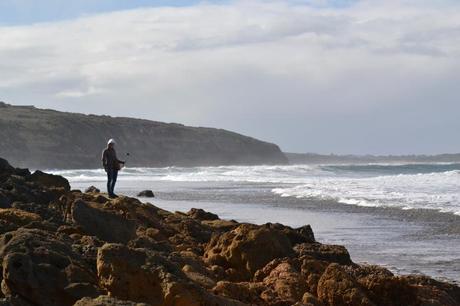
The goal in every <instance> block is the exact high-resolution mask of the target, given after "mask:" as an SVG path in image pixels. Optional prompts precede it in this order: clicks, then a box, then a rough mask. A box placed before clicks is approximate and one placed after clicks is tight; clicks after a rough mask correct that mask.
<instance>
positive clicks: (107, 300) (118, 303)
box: [74, 295, 148, 306]
mask: <svg viewBox="0 0 460 306" xmlns="http://www.w3.org/2000/svg"><path fill="white" fill-rule="evenodd" d="M74 306H148V305H147V304H144V303H135V302H131V301H123V300H119V299H116V298H114V297H110V296H106V295H101V296H99V297H97V298H95V299H92V298H83V299H81V300H79V301H77V302H76V303H75V304H74Z"/></svg>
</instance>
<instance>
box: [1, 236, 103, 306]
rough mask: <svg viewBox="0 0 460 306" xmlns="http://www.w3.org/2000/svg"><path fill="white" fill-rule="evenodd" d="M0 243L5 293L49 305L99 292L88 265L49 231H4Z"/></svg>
mask: <svg viewBox="0 0 460 306" xmlns="http://www.w3.org/2000/svg"><path fill="white" fill-rule="evenodd" d="M0 246H1V247H0V255H1V257H2V258H3V263H2V266H3V282H2V292H3V294H4V295H5V296H6V297H15V296H19V297H21V298H22V299H24V300H26V301H30V302H32V303H33V304H34V305H47V306H53V305H73V303H75V302H76V301H77V300H79V299H81V298H83V297H85V296H93V297H96V296H99V295H100V294H101V293H102V291H101V290H100V289H99V287H98V285H97V279H96V276H95V274H94V272H93V271H92V270H91V268H90V267H89V266H87V265H86V263H85V262H84V261H83V260H82V259H81V257H80V256H79V255H78V254H76V253H75V252H74V251H73V250H72V248H71V247H70V246H69V244H68V243H67V242H66V241H64V240H61V239H60V238H58V237H56V236H54V235H53V234H51V233H49V232H46V231H42V230H36V229H18V230H17V231H15V232H10V233H7V234H4V235H3V237H2V242H1V244H0Z"/></svg>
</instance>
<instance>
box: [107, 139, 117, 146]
mask: <svg viewBox="0 0 460 306" xmlns="http://www.w3.org/2000/svg"><path fill="white" fill-rule="evenodd" d="M109 144H116V142H115V140H113V138H110V139H109V142H107V145H109Z"/></svg>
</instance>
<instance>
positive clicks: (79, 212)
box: [72, 200, 136, 243]
mask: <svg viewBox="0 0 460 306" xmlns="http://www.w3.org/2000/svg"><path fill="white" fill-rule="evenodd" d="M98 205H99V204H94V203H87V202H85V201H82V200H76V201H75V202H74V203H73V205H72V220H73V222H74V223H76V224H77V225H78V226H80V228H81V229H82V230H83V231H84V232H85V233H87V234H89V235H93V236H96V237H98V238H99V239H101V240H103V241H106V242H121V243H127V242H128V241H130V240H131V239H134V238H135V237H136V223H135V222H134V221H133V220H130V219H127V218H126V216H124V215H122V214H117V213H116V212H115V211H110V210H104V209H101V208H99V207H98Z"/></svg>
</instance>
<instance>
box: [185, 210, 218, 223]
mask: <svg viewBox="0 0 460 306" xmlns="http://www.w3.org/2000/svg"><path fill="white" fill-rule="evenodd" d="M187 215H188V216H190V217H191V218H193V219H197V220H200V221H214V220H219V216H217V215H216V214H213V213H210V212H208V211H205V210H204V209H201V208H192V209H190V210H189V211H188V212H187Z"/></svg>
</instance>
